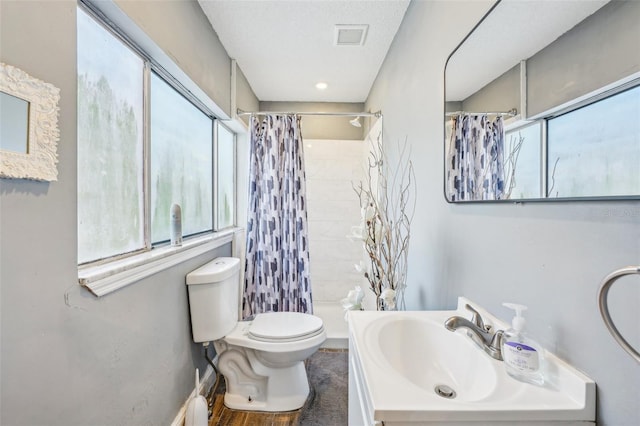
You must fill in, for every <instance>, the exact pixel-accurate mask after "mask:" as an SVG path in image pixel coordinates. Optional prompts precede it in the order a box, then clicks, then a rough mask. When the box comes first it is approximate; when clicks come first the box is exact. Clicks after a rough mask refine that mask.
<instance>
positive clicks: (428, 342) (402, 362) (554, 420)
mask: <svg viewBox="0 0 640 426" xmlns="http://www.w3.org/2000/svg"><path fill="white" fill-rule="evenodd" d="M466 305H470V306H472V307H473V308H474V309H475V310H477V311H478V313H479V314H480V315H481V316H482V319H483V321H484V323H485V324H487V325H491V326H492V327H493V330H504V329H506V328H508V325H507V324H506V323H504V322H502V321H500V320H498V319H497V318H496V317H494V316H493V315H491V314H490V313H488V312H487V311H486V310H484V309H483V308H482V307H480V306H478V305H477V304H475V303H473V302H471V301H469V300H468V299H466V298H464V297H460V298H459V299H458V307H457V309H456V310H454V311H412V312H411V311H407V312H401V311H393V312H389V311H388V312H376V311H351V312H349V425H352V426H361V425H385V426H399V425H446V426H458V425H466V424H472V425H474V426H489V425H501V424H502V425H512V424H515V423H517V424H518V425H522V426H538V425H562V426H570V425H571V426H577V425H587V424H590V423H592V424H595V418H596V417H595V416H596V384H595V383H594V382H593V381H592V380H591V379H590V378H589V377H587V376H585V375H584V374H582V373H581V372H579V371H578V370H576V369H575V368H573V367H572V366H570V365H568V364H567V363H565V362H564V361H562V360H561V359H559V358H557V357H556V356H555V355H553V354H551V353H549V352H546V354H545V357H546V374H545V376H546V377H545V380H546V382H545V384H544V385H543V386H536V385H532V384H528V383H522V382H520V381H517V380H515V379H513V378H511V377H510V376H509V375H508V374H507V373H506V371H505V369H504V365H503V363H502V361H498V360H496V359H494V358H492V357H491V356H489V355H488V354H487V353H485V351H484V350H483V349H482V348H480V347H478V346H477V345H476V343H474V342H473V341H472V339H471V338H470V337H469V336H467V333H466V330H464V329H459V330H457V331H455V332H451V331H449V330H447V329H446V328H445V326H444V323H445V321H446V320H447V319H448V318H450V317H452V316H461V317H470V313H469V311H468V310H467V309H465V306H466Z"/></svg>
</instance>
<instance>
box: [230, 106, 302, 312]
mask: <svg viewBox="0 0 640 426" xmlns="http://www.w3.org/2000/svg"><path fill="white" fill-rule="evenodd" d="M250 130H251V138H250V143H251V147H250V165H249V175H250V176H249V180H250V183H249V212H248V221H247V245H246V247H247V258H246V263H245V283H244V293H243V298H242V315H243V318H245V319H247V318H251V317H253V316H255V315H256V314H259V313H262V312H278V311H290V312H303V313H313V307H312V299H311V283H310V281H309V239H308V233H307V199H306V194H305V172H304V157H303V147H302V136H301V132H300V117H298V116H296V115H267V116H265V117H264V120H263V121H262V122H260V121H259V119H258V117H257V116H251V122H250Z"/></svg>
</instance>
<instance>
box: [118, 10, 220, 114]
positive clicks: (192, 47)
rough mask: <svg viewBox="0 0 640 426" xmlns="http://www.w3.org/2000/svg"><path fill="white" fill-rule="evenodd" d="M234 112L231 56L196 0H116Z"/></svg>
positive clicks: (188, 71) (162, 47)
mask: <svg viewBox="0 0 640 426" xmlns="http://www.w3.org/2000/svg"><path fill="white" fill-rule="evenodd" d="M114 1H115V3H116V4H117V5H118V7H120V9H122V11H123V12H124V13H126V14H127V15H128V16H129V18H131V19H132V20H133V21H134V22H135V23H136V24H137V25H138V27H140V28H141V29H142V30H143V31H144V32H145V33H146V34H147V35H148V36H149V37H151V38H152V39H153V40H154V41H155V42H156V43H157V44H158V45H159V46H160V48H161V49H162V50H163V51H164V52H165V53H167V54H168V55H169V56H170V57H171V59H173V61H174V62H175V63H176V64H177V65H178V66H179V67H180V68H181V69H182V70H183V71H184V72H185V73H187V74H188V75H189V77H191V79H192V80H193V81H195V82H196V83H197V84H198V86H200V88H201V89H202V90H204V91H205V92H206V93H207V95H209V97H210V98H211V99H212V100H213V101H214V102H215V103H216V104H217V105H218V106H219V107H220V108H222V110H223V111H224V112H226V113H227V115H229V116H231V90H230V87H231V59H230V58H229V56H228V55H227V52H226V50H225V49H224V47H223V46H222V43H220V40H219V39H218V35H217V34H216V33H215V31H213V28H211V24H210V23H209V21H208V20H207V17H206V16H205V14H204V12H203V11H202V9H201V8H200V5H199V4H198V2H197V1H196V0H180V1H153V2H149V1H130V0H114Z"/></svg>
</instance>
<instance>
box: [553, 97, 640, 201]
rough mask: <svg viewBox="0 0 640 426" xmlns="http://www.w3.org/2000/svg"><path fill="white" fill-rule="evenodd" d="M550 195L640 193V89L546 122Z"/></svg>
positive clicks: (580, 195) (574, 195)
mask: <svg viewBox="0 0 640 426" xmlns="http://www.w3.org/2000/svg"><path fill="white" fill-rule="evenodd" d="M547 141H548V142H547V146H548V150H547V163H548V167H547V185H548V191H547V193H548V196H549V197H591V196H594V195H598V196H618V195H636V194H640V172H639V171H638V170H639V168H640V86H636V87H634V88H632V89H629V90H626V91H624V92H622V93H618V94H616V95H614V96H611V97H608V98H605V99H603V100H601V101H599V102H595V103H592V104H589V105H587V106H585V107H582V108H580V109H577V110H574V111H571V112H568V113H566V114H563V115H561V116H558V117H555V118H552V119H549V120H548V121H547Z"/></svg>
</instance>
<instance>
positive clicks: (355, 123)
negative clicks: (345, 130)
mask: <svg viewBox="0 0 640 426" xmlns="http://www.w3.org/2000/svg"><path fill="white" fill-rule="evenodd" d="M349 124H351V125H352V126H353V127H362V124H360V117H356V118H354V119H353V120H349Z"/></svg>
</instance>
